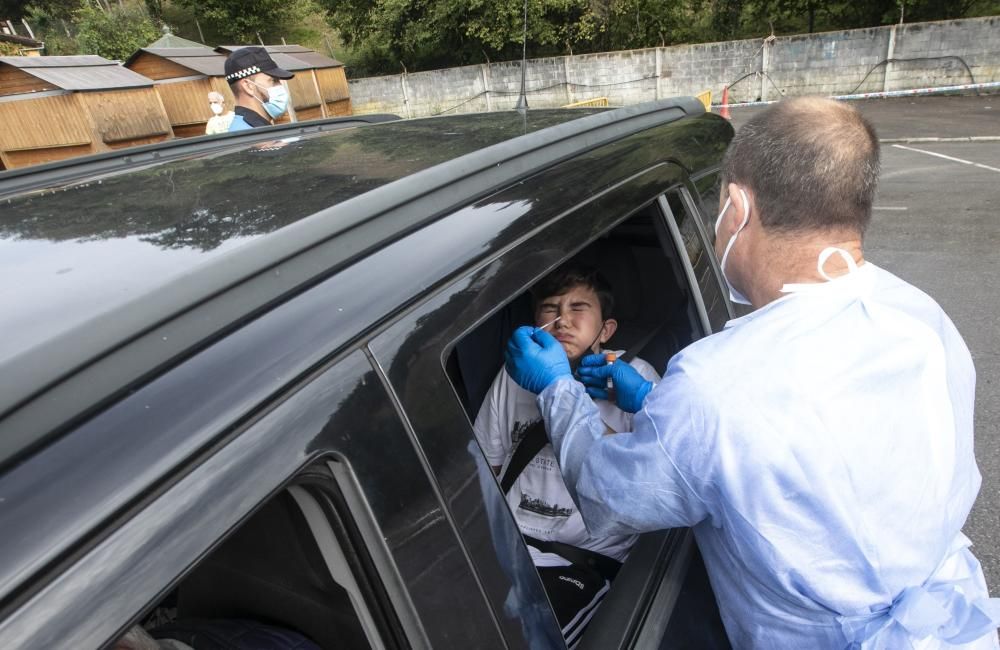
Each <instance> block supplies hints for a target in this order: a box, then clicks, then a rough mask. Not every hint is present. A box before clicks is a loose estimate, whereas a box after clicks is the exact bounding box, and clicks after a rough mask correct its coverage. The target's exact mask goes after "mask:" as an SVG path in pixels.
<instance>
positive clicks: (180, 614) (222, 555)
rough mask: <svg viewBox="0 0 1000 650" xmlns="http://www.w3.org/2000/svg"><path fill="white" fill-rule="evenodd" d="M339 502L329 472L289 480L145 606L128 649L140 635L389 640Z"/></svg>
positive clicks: (353, 643) (385, 643)
mask: <svg viewBox="0 0 1000 650" xmlns="http://www.w3.org/2000/svg"><path fill="white" fill-rule="evenodd" d="M345 504H346V502H345V501H344V500H343V498H342V497H340V496H339V492H338V491H337V490H336V487H335V486H334V484H333V482H332V479H330V478H322V477H318V476H312V477H310V478H309V479H303V480H298V481H296V482H295V483H293V485H292V486H290V487H288V488H286V489H285V490H283V491H282V492H280V493H279V494H277V495H276V496H274V497H273V498H271V499H270V500H269V501H268V502H267V503H265V504H264V505H262V506H261V507H260V508H259V509H258V510H257V512H256V513H255V514H254V515H252V516H251V517H250V518H249V520H247V521H246V522H245V523H243V524H242V525H241V526H239V528H237V529H236V530H235V531H233V532H232V533H231V534H229V535H228V536H227V538H226V539H225V540H224V541H223V542H222V543H221V544H220V545H219V546H218V547H216V549H215V550H214V551H213V552H212V553H211V554H209V555H208V556H207V557H205V558H204V559H202V560H201V561H199V562H198V563H197V565H195V567H194V568H193V569H192V570H191V571H190V572H189V573H188V574H187V575H185V576H184V578H183V579H182V580H181V581H180V583H179V584H178V586H177V587H176V588H175V589H174V590H173V591H171V592H170V593H169V594H167V595H166V596H165V597H164V598H162V599H161V600H159V601H158V602H156V603H154V604H151V605H150V606H149V607H147V609H146V614H145V615H144V616H143V618H142V619H141V620H140V621H139V622H138V623H136V624H135V625H133V626H132V627H130V628H128V629H127V630H126V632H125V633H124V638H125V639H126V640H127V641H131V642H133V643H134V644H135V647H145V646H142V645H138V644H137V643H136V641H135V640H136V639H138V640H140V641H141V640H143V639H145V638H147V637H152V638H153V639H156V640H164V639H173V640H176V641H180V642H181V643H185V644H187V645H189V646H192V647H199V646H198V644H197V643H196V642H195V640H196V639H202V640H204V639H214V640H216V641H218V642H220V643H221V642H222V641H224V640H235V639H240V640H241V643H244V642H245V643H248V644H252V643H254V642H259V643H264V642H265V641H266V644H265V645H267V646H268V647H288V648H293V647H294V648H297V649H300V650H314V649H315V650H318V649H319V648H333V647H337V648H350V649H354V648H357V649H368V648H384V647H396V643H394V638H395V635H398V632H397V628H396V627H395V625H394V623H393V622H392V621H390V620H388V619H387V616H386V611H385V609H386V608H385V599H384V598H382V597H381V596H380V595H379V593H378V587H377V579H375V577H374V575H373V572H372V570H371V569H370V567H369V564H370V563H368V562H366V558H367V555H366V552H365V549H364V548H359V547H358V545H357V542H356V541H352V540H357V539H358V536H357V532H356V526H355V525H354V523H353V521H352V520H351V518H350V514H349V512H347V507H346V505H345ZM352 531H353V532H352ZM119 638H122V637H121V636H120V637H119ZM255 640H256V641H255ZM112 647H114V646H112ZM128 647H132V646H128Z"/></svg>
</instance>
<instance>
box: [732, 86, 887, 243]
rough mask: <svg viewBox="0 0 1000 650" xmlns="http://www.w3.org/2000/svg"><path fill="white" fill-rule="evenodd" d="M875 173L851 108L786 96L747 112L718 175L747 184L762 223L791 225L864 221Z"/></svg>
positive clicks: (864, 132) (866, 131) (864, 130)
mask: <svg viewBox="0 0 1000 650" xmlns="http://www.w3.org/2000/svg"><path fill="white" fill-rule="evenodd" d="M878 175H879V143H878V136H877V135H876V134H875V129H874V128H873V127H872V125H871V124H870V123H869V122H868V120H866V119H865V118H864V117H862V116H861V114H860V113H859V112H858V111H857V110H855V109H854V108H852V107H850V106H848V105H846V104H844V103H840V102H835V101H833V100H828V99H820V98H798V99H788V100H784V101H781V102H779V103H778V104H776V105H774V106H772V107H771V108H768V109H767V110H765V111H763V112H762V113H760V114H759V115H755V116H754V117H752V118H750V120H749V121H747V122H746V124H744V125H743V126H742V127H741V128H740V130H739V131H738V132H737V133H736V136H735V137H734V138H733V141H732V142H731V143H730V145H729V149H728V150H727V151H726V155H725V158H724V159H723V163H722V176H723V183H724V185H723V190H725V183H737V184H739V185H743V186H745V187H748V188H750V190H751V191H752V192H753V195H754V202H755V204H756V206H757V210H758V212H759V214H760V221H761V225H763V226H764V227H765V228H766V229H770V230H774V231H779V232H787V233H796V232H806V231H817V230H830V229H842V228H849V229H852V230H855V231H857V232H858V233H859V234H863V233H864V232H865V229H866V228H867V227H868V223H869V221H871V214H872V202H873V201H874V200H875V190H876V188H877V186H878Z"/></svg>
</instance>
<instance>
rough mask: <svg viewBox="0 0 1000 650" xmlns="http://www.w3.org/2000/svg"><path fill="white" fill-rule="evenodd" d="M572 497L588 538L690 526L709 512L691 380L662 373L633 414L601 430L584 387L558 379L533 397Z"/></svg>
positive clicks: (703, 444) (705, 444) (708, 481)
mask: <svg viewBox="0 0 1000 650" xmlns="http://www.w3.org/2000/svg"><path fill="white" fill-rule="evenodd" d="M538 405H539V408H540V409H541V412H542V415H543V416H544V418H545V422H546V425H547V429H548V431H549V435H550V437H551V439H552V445H553V447H554V448H555V450H556V455H557V457H558V458H559V463H560V468H561V470H562V473H563V477H564V479H565V482H566V486H567V487H568V488H569V491H570V494H571V495H572V497H573V500H574V501H575V502H576V504H577V506H578V507H579V509H580V513H581V514H582V515H583V519H584V522H585V523H586V524H587V529H588V530H589V531H590V533H591V534H592V535H595V536H603V535H621V534H631V533H642V532H647V531H652V530H661V529H664V528H675V527H680V526H694V525H695V524H697V523H699V522H700V521H702V520H704V519H706V518H708V517H711V515H712V511H711V508H710V501H711V496H712V493H713V492H714V489H713V487H712V486H713V477H712V475H711V474H712V472H711V467H712V458H713V449H712V447H713V445H711V444H710V439H711V438H710V436H709V435H707V434H708V433H709V431H708V427H707V426H706V424H705V421H704V420H705V418H704V417H703V415H702V413H703V411H704V410H705V409H704V406H703V404H702V400H701V399H700V397H699V394H698V391H697V390H695V387H694V383H693V382H692V381H691V380H690V379H689V378H688V377H687V376H686V375H685V374H683V373H668V374H667V376H666V377H665V378H664V379H663V381H661V382H660V383H659V384H657V386H656V388H654V389H653V391H652V392H651V393H650V394H649V395H648V396H647V397H646V401H645V403H644V405H643V409H642V410H641V411H639V412H638V413H636V414H635V416H634V417H633V419H632V428H633V431H630V432H625V433H618V434H614V435H604V424H603V422H602V421H601V418H600V414H599V412H598V410H597V408H596V407H595V406H594V403H593V401H592V400H591V399H590V397H589V396H588V395H587V393H586V390H585V389H584V387H583V385H582V384H580V383H578V382H576V381H572V380H568V379H564V380H560V381H558V382H555V383H554V384H552V385H551V386H549V387H548V388H546V389H545V390H544V391H542V393H541V394H540V395H539V396H538Z"/></svg>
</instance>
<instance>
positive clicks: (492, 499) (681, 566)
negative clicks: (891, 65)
mask: <svg viewBox="0 0 1000 650" xmlns="http://www.w3.org/2000/svg"><path fill="white" fill-rule="evenodd" d="M646 174H658V175H659V177H658V182H657V183H655V189H652V188H650V187H646V195H645V196H644V198H643V200H641V201H636V200H635V199H634V197H631V198H632V202H629V200H627V199H625V200H623V197H624V196H625V195H627V194H628V189H629V188H633V189H635V188H636V186H639V185H642V183H643V181H642V178H643V176H644V175H646ZM686 182H687V174H686V171H685V170H684V168H683V167H682V166H680V165H678V164H676V163H673V162H662V163H659V164H656V165H653V166H652V167H650V168H647V169H646V170H644V171H643V172H640V173H639V174H636V175H634V176H633V177H631V178H629V179H626V180H624V181H622V182H621V183H619V184H618V185H616V186H614V187H612V188H608V189H605V190H604V191H602V192H599V193H596V194H594V195H592V196H591V197H590V198H588V199H587V200H586V201H583V202H581V203H578V204H576V205H573V206H569V207H567V208H566V209H565V210H563V211H562V213H561V214H559V215H558V216H556V217H555V218H553V219H550V220H549V221H547V222H546V223H544V224H543V225H540V226H539V227H537V228H535V229H533V230H532V231H531V232H529V233H527V234H526V235H525V236H522V237H521V238H519V239H518V240H516V241H515V242H513V243H511V244H510V245H508V246H506V247H504V248H503V249H501V250H499V251H497V253H496V254H494V255H492V256H489V257H487V258H485V259H484V260H482V262H481V263H479V264H478V265H476V266H474V267H472V268H470V269H468V270H467V271H466V272H465V273H464V274H463V275H462V276H460V277H459V278H457V279H456V280H455V281H453V282H451V283H450V284H448V285H446V286H445V287H443V288H441V289H440V290H439V292H438V293H437V294H436V295H434V296H433V297H432V298H430V299H429V300H427V301H426V302H424V303H422V304H420V305H418V306H416V307H415V308H414V309H413V310H412V311H411V312H410V313H409V314H407V315H406V316H405V317H404V318H403V319H401V320H400V321H398V322H396V323H394V324H393V325H392V326H391V327H390V328H388V329H387V330H386V331H384V332H382V333H381V334H380V335H379V336H377V337H375V338H374V339H373V340H372V341H371V342H370V343H369V350H370V352H371V354H372V356H373V358H374V360H375V362H376V363H377V364H378V366H379V368H380V369H381V371H382V372H383V373H384V374H385V376H386V378H387V382H388V385H389V387H390V389H391V390H392V391H393V392H394V393H395V394H396V395H397V398H398V399H399V404H400V408H401V409H402V410H403V411H404V412H405V413H406V417H407V421H408V424H409V426H410V428H411V429H412V430H413V432H414V434H415V437H416V438H417V440H418V443H419V444H420V445H421V446H424V447H425V455H426V456H427V457H428V463H429V465H430V466H431V467H432V469H433V470H434V473H435V474H438V475H440V474H441V473H443V472H445V471H449V470H450V471H456V470H454V468H449V467H447V464H446V461H444V460H438V459H436V458H434V456H436V455H441V456H442V457H444V456H446V455H447V454H448V452H447V451H443V452H442V451H441V450H440V449H439V448H440V447H441V446H442V441H443V440H447V441H448V442H450V443H452V446H453V447H454V450H452V452H451V454H452V456H457V455H459V454H458V451H457V450H458V449H459V448H462V449H467V448H468V445H469V444H470V443H472V444H475V437H474V435H473V433H472V426H471V422H470V421H469V418H468V416H467V414H466V411H465V409H464V407H463V405H462V403H461V399H460V398H459V395H458V393H457V392H456V390H455V388H454V386H453V385H452V383H451V381H450V378H449V377H448V374H447V370H446V364H447V358H448V355H449V354H450V353H451V350H452V349H453V348H454V346H455V345H456V344H457V342H458V341H459V340H461V339H462V338H463V337H464V336H465V335H466V334H467V333H469V332H470V331H472V330H473V329H475V328H476V327H478V326H479V325H480V324H482V323H483V322H484V321H485V320H486V319H488V318H489V317H490V316H491V315H492V314H494V313H495V312H496V311H497V310H498V309H500V308H501V307H502V305H503V304H506V302H508V301H509V300H511V299H513V298H514V297H516V296H517V295H520V294H521V293H522V292H523V291H524V290H526V289H527V288H528V286H530V285H531V284H533V283H534V282H535V281H537V279H539V278H541V277H543V276H544V275H545V274H546V273H547V272H549V271H550V270H551V269H552V268H554V267H555V266H557V265H558V264H560V263H562V262H564V261H565V260H566V259H568V258H569V257H571V256H572V255H573V254H575V253H576V252H578V251H579V250H581V249H582V248H583V247H585V246H586V245H587V244H589V243H590V242H592V241H593V240H594V239H596V238H597V237H599V236H600V235H601V234H603V233H605V232H607V231H609V230H610V229H611V228H613V227H614V226H615V225H617V224H619V223H621V222H622V221H624V220H626V219H627V218H629V217H630V216H632V215H633V214H635V212H637V211H639V210H641V209H643V208H645V207H647V206H649V205H651V204H653V203H657V204H659V205H660V208H659V210H660V213H661V216H662V219H663V222H664V226H665V227H666V229H668V230H669V231H670V233H671V237H672V240H673V243H674V246H675V247H676V248H677V249H678V251H679V259H681V261H682V264H684V265H686V271H685V273H686V277H685V282H687V283H688V288H689V291H690V293H691V297H692V300H693V301H694V302H695V304H696V305H700V308H699V309H700V311H699V321H700V323H701V326H702V328H703V329H704V332H703V334H707V333H709V332H710V327H709V324H708V321H707V316H706V315H705V313H704V305H703V304H702V302H701V301H702V300H703V297H702V294H701V292H700V290H699V287H698V285H697V283H696V282H695V281H694V275H693V271H692V270H691V269H690V262H689V261H688V259H687V255H686V253H685V252H684V250H683V245H682V244H681V243H680V241H679V237H680V235H679V232H678V231H677V229H676V225H675V224H673V217H672V215H671V212H670V211H669V209H667V210H664V209H663V207H662V206H663V205H664V204H665V201H664V199H663V194H664V192H666V191H668V190H671V189H675V188H676V189H680V190H683V189H684V188H685V184H686ZM501 194H502V193H501ZM622 205H627V206H630V207H628V208H624V209H623V208H621V206H622ZM602 208H604V209H605V210H606V211H605V212H603V213H602ZM584 210H586V211H588V212H589V214H592V215H593V214H599V215H603V216H598V217H594V218H593V220H592V222H591V223H588V224H586V225H585V226H584V227H578V226H579V225H578V224H576V225H572V224H570V221H571V219H570V218H569V217H571V216H572V215H574V214H577V215H579V214H581V211H584ZM672 224H673V225H672ZM574 229H578V230H577V231H576V232H574ZM580 231H585V233H586V234H583V235H581V234H580ZM574 235H575V236H574ZM540 242H541V243H540ZM665 253H666V252H665ZM469 287H475V288H476V289H475V293H474V295H472V294H471V293H470V291H469ZM470 312H471V313H470ZM442 314H446V315H447V317H442V316H441V315H442ZM432 325H433V327H435V328H437V329H435V330H433V331H432V330H430V329H428V328H429V327H431V326H432ZM407 346H409V348H411V349H410V350H409V351H408V352H406V353H402V352H401V350H402V349H403V348H404V347H407ZM406 355H409V356H406ZM428 386H430V389H428ZM427 401H432V402H433V403H434V409H433V413H432V414H431V413H428V409H426V408H425V407H424V406H423V402H427ZM477 471H478V472H479V473H480V475H479V476H478V477H476V476H471V475H470V474H471V472H477ZM483 472H489V469H488V467H487V466H486V465H485V463H480V464H479V465H478V466H477V465H476V464H475V463H474V462H473V461H472V460H471V459H467V460H466V467H465V468H464V474H463V475H464V479H463V481H460V482H458V483H461V484H464V485H466V486H467V485H469V484H472V483H475V482H476V480H475V479H476V478H479V479H480V480H481V479H483V476H482V473H483ZM488 478H489V480H490V481H491V482H493V485H494V486H495V479H494V477H493V476H492V473H490V474H489V475H488ZM442 497H443V498H442V500H443V502H445V503H455V502H456V501H460V500H461V499H462V495H461V494H459V493H458V490H456V489H455V488H449V487H448V486H447V485H442ZM477 499H478V500H479V501H481V502H482V503H485V506H484V507H485V508H486V509H491V510H493V511H494V512H495V511H497V509H498V508H502V511H503V513H504V515H503V517H501V518H499V520H498V521H493V522H490V523H491V525H493V526H494V527H495V528H499V529H500V531H499V534H500V536H501V537H502V538H503V539H504V540H505V542H506V543H508V544H509V543H511V541H512V539H513V540H516V541H517V542H518V548H519V551H520V553H521V554H522V557H521V558H520V559H521V560H522V561H520V562H517V563H516V564H517V567H516V570H515V568H514V567H505V569H506V570H508V571H511V572H515V573H516V571H520V572H521V573H520V575H517V576H515V578H514V582H515V583H517V582H518V581H520V584H521V586H522V588H523V589H526V590H532V589H534V590H536V593H535V597H537V590H540V589H541V586H540V583H539V581H538V578H537V572H535V571H534V570H533V565H530V563H529V564H528V565H527V566H529V567H531V568H530V574H533V575H530V574H525V568H524V567H525V564H524V562H523V560H524V558H525V557H527V549H526V547H525V546H524V544H523V541H521V538H520V535H519V532H518V531H517V529H516V525H515V524H514V522H513V517H512V515H511V514H510V512H509V509H508V508H507V506H506V501H505V500H504V499H503V497H502V494H501V493H500V491H499V489H494V490H492V491H490V490H482V492H481V493H480V494H479V495H477ZM477 499H476V498H474V499H472V500H473V501H476V500H477ZM452 515H453V517H454V518H455V519H456V520H462V519H463V518H464V517H465V515H463V513H461V512H457V511H456V512H453V513H452ZM463 534H464V533H463ZM653 535H657V534H655V533H654V534H653ZM691 543H692V542H691V533H690V531H689V530H687V529H676V530H674V531H669V532H667V533H661V534H659V537H658V538H657V539H655V543H653V544H651V545H650V546H651V548H649V549H647V550H644V551H642V552H643V553H647V554H649V555H650V556H652V557H656V558H658V561H659V562H661V563H662V567H661V568H662V572H660V573H658V576H660V578H659V582H658V583H657V584H656V585H655V586H650V585H647V586H646V587H645V589H646V591H647V593H646V594H645V596H646V598H645V599H644V602H642V603H637V604H634V606H633V607H632V609H631V611H630V612H629V614H630V615H629V616H628V617H627V620H622V621H619V622H618V623H616V624H615V629H611V628H608V632H607V633H606V634H603V635H601V637H602V638H601V639H600V640H599V641H596V643H598V645H597V646H593V647H602V648H609V647H631V646H633V645H634V644H637V643H641V644H645V643H649V642H651V639H652V637H655V636H656V635H657V634H660V635H662V633H663V632H664V631H665V629H666V624H667V620H662V621H658V620H656V619H657V618H658V617H655V616H649V615H648V613H649V611H650V608H651V607H652V606H654V605H655V606H656V607H657V609H660V610H661V611H662V610H663V609H666V608H672V606H673V603H674V602H675V601H676V597H677V594H678V593H679V591H680V586H681V584H682V582H683V578H684V575H685V573H686V569H687V564H688V562H689V561H690V557H691ZM468 546H469V547H470V550H469V554H470V558H472V560H473V562H474V563H475V564H477V566H478V565H479V562H482V561H483V560H484V555H486V554H484V553H483V550H484V549H483V548H475V547H474V546H473V545H471V544H470V545H468ZM480 546H481V545H480ZM486 550H487V551H489V549H486ZM490 553H492V551H490ZM529 559H530V558H529ZM486 561H487V562H489V561H490V560H489V558H486ZM493 561H494V562H495V558H493ZM624 571H626V569H623V572H624ZM487 573H489V572H487ZM647 578H648V576H647ZM483 581H484V589H485V590H486V591H487V592H489V591H490V589H489V585H488V583H489V578H488V575H484V577H483ZM503 595H504V593H503V592H494V595H493V603H494V611H495V612H496V615H497V617H498V618H500V619H502V618H503V617H504V612H503V602H502V600H503V598H502V597H503ZM612 636H617V638H618V641H617V642H615V643H613V645H608V644H607V642H608V641H611V640H612V639H611V637H612ZM525 640H526V641H528V642H529V643H530V642H531V641H532V640H533V639H531V638H528V639H525ZM546 640H547V641H548V642H551V635H549V636H547V637H546ZM520 643H521V641H520V640H517V641H516V642H515V645H520ZM583 643H584V644H585V646H586V645H591V642H589V641H588V637H587V636H585V638H584V640H583Z"/></svg>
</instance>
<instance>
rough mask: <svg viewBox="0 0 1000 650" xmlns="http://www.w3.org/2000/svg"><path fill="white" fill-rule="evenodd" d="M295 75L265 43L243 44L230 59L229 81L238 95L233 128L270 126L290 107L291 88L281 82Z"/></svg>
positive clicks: (227, 61)
mask: <svg viewBox="0 0 1000 650" xmlns="http://www.w3.org/2000/svg"><path fill="white" fill-rule="evenodd" d="M294 76H295V75H294V74H292V73H291V72H289V71H288V70H283V69H281V68H279V67H278V64H277V63H275V62H274V59H272V58H271V55H269V54H268V53H267V50H265V49H264V48H263V47H260V46H256V45H254V46H251V47H242V48H240V49H238V50H236V51H235V52H233V53H232V54H230V55H229V58H227V59H226V81H228V82H229V88H230V89H231V90H232V91H233V96H234V97H235V98H236V110H235V113H236V116H235V117H234V118H233V121H232V122H231V123H230V124H229V130H230V131H243V130H246V129H254V128H257V127H259V126H269V125H271V124H273V121H274V120H276V119H278V118H279V117H281V116H282V115H284V114H285V113H286V112H287V111H288V102H289V101H290V97H289V95H288V89H287V88H285V86H284V84H282V83H281V81H282V80H283V79H291V78H292V77H294Z"/></svg>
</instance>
